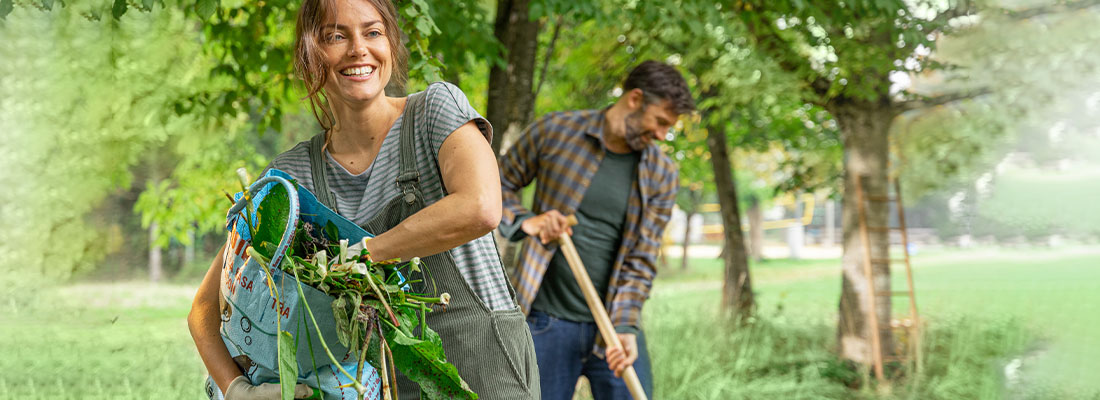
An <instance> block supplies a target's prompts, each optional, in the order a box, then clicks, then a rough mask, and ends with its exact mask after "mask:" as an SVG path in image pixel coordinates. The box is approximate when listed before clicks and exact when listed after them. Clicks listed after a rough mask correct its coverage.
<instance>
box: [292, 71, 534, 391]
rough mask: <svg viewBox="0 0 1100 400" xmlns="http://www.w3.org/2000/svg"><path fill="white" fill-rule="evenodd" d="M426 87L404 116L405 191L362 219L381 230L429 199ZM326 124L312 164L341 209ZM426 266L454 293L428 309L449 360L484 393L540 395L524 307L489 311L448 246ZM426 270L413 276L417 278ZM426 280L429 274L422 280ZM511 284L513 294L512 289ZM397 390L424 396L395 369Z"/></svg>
mask: <svg viewBox="0 0 1100 400" xmlns="http://www.w3.org/2000/svg"><path fill="white" fill-rule="evenodd" d="M425 97H426V96H425V95H424V93H418V94H414V95H412V96H409V99H408V102H407V105H406V106H405V111H404V116H403V117H402V119H403V122H402V124H401V137H400V143H399V145H400V146H401V157H400V158H401V174H400V175H399V176H398V179H397V182H396V184H397V185H398V187H399V189H400V193H401V195H399V196H398V197H397V198H394V199H390V200H389V202H388V203H387V204H386V205H385V206H384V207H383V208H382V210H381V211H379V212H378V214H377V215H376V216H375V217H374V218H372V219H371V220H370V221H368V222H367V224H366V225H364V226H363V228H364V229H366V230H367V232H371V233H372V234H375V235H378V234H381V233H383V232H385V231H387V230H389V229H391V228H393V227H394V226H397V224H399V223H401V221H403V220H404V219H405V218H408V217H409V216H411V215H413V214H415V213H416V212H417V211H420V209H422V208H424V207H425V204H424V196H423V195H422V194H421V190H420V174H419V172H418V171H417V169H416V160H415V158H414V135H415V126H416V123H415V116H416V110H418V109H419V108H421V107H423V106H424V102H425V101H424V98H425ZM324 135H325V134H324V132H322V133H320V134H318V135H316V136H315V137H314V138H313V140H312V142H311V143H310V168H311V172H312V174H313V184H314V186H315V187H314V189H315V193H316V194H317V198H318V200H320V201H321V203H322V204H324V205H325V206H326V207H329V208H331V209H332V210H336V209H337V208H336V201H335V199H336V197H335V195H334V194H332V193H331V192H330V191H329V189H328V183H327V181H326V180H325V175H326V168H325V164H324V163H325V158H324V154H323V152H322V150H323V149H322V147H323V145H324V140H325V139H324ZM421 262H422V264H421V268H423V269H428V270H430V272H431V277H432V278H434V281H435V284H436V286H437V287H438V291H439V293H443V292H446V293H450V295H451V303H450V305H448V306H447V311H435V312H431V313H428V315H427V322H428V326H430V327H431V328H432V329H433V330H435V331H436V332H438V333H439V336H440V337H441V338H442V339H443V351H444V353H445V354H446V356H447V361H448V362H450V363H451V364H454V365H455V367H457V368H458V373H459V375H461V376H462V379H464V380H465V381H466V382H467V383H469V385H470V389H472V390H473V391H474V392H475V393H477V394H478V396H479V398H481V399H489V400H496V399H539V398H540V393H541V391H540V389H539V376H538V364H537V363H536V362H535V348H534V345H533V342H532V339H531V332H530V330H529V329H528V328H527V323H526V321H525V318H524V316H523V314H522V313H521V312H520V310H519V308H518V307H516V308H514V309H511V310H497V311H491V310H490V309H489V308H488V307H487V306H485V304H484V303H483V302H482V301H481V299H479V298H478V297H477V295H476V294H475V293H474V291H473V289H471V288H470V286H469V285H468V284H467V283H466V280H465V279H463V278H462V275H460V274H459V272H458V266H457V265H456V264H455V261H454V258H453V257H451V254H450V252H449V251H444V252H442V253H439V254H435V255H432V256H428V257H423V258H421ZM421 278H423V279H424V280H425V281H427V276H424V277H413V279H421ZM425 283H426V282H425ZM430 289H431V286H430V284H428V286H427V287H414V288H413V290H414V291H416V292H421V293H424V292H428V290H430ZM508 290H509V292H510V294H511V295H512V297H513V298H514V297H515V291H514V289H512V287H511V285H509V286H508ZM397 386H398V392H399V394H400V398H401V399H402V400H405V399H419V398H420V390H419V388H418V386H417V385H416V383H414V382H412V381H410V380H409V379H408V378H406V377H405V376H404V375H401V374H398V379H397Z"/></svg>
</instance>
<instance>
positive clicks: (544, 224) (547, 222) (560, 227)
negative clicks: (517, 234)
mask: <svg viewBox="0 0 1100 400" xmlns="http://www.w3.org/2000/svg"><path fill="white" fill-rule="evenodd" d="M520 229H523V233H526V234H527V236H535V237H538V239H539V241H541V242H542V244H547V243H550V242H553V241H555V240H558V237H560V236H561V234H562V233H568V234H570V235H572V234H573V228H572V227H570V226H569V220H568V219H566V218H565V216H564V215H561V213H560V212H558V210H550V211H547V212H544V213H542V214H539V215H536V216H534V217H531V218H527V219H525V220H523V224H521V225H520Z"/></svg>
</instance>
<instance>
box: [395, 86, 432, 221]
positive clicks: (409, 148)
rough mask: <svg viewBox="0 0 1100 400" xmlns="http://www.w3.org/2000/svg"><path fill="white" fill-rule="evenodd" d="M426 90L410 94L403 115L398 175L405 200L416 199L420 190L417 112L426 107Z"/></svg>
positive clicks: (409, 201) (410, 201)
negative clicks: (416, 192) (399, 171)
mask: <svg viewBox="0 0 1100 400" xmlns="http://www.w3.org/2000/svg"><path fill="white" fill-rule="evenodd" d="M425 93H426V92H420V93H416V94H413V95H410V96H409V100H408V101H407V103H406V104H405V112H404V114H403V115H402V117H401V173H400V174H399V175H398V176H397V186H398V187H399V188H400V189H401V193H402V196H404V199H405V202H407V203H412V202H413V201H415V200H416V195H415V194H414V193H413V192H414V191H419V183H420V172H419V171H417V169H416V146H415V145H416V114H417V113H418V112H419V111H420V109H422V108H424V102H425V100H424V99H425V97H427V96H426V95H425Z"/></svg>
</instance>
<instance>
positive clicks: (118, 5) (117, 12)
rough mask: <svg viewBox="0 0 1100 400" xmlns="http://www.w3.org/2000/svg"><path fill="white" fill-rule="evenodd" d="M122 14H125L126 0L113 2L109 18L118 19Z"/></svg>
mask: <svg viewBox="0 0 1100 400" xmlns="http://www.w3.org/2000/svg"><path fill="white" fill-rule="evenodd" d="M122 14H126V0H115V5H114V6H112V7H111V16H112V17H115V19H119V18H121V17H122Z"/></svg>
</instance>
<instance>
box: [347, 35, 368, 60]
mask: <svg viewBox="0 0 1100 400" xmlns="http://www.w3.org/2000/svg"><path fill="white" fill-rule="evenodd" d="M366 52H367V41H366V40H363V39H362V38H359V37H353V38H351V40H349V41H348V57H359V56H362V55H363V54H366Z"/></svg>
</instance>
